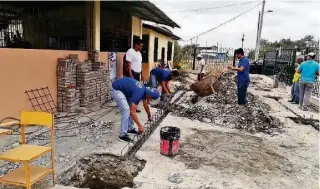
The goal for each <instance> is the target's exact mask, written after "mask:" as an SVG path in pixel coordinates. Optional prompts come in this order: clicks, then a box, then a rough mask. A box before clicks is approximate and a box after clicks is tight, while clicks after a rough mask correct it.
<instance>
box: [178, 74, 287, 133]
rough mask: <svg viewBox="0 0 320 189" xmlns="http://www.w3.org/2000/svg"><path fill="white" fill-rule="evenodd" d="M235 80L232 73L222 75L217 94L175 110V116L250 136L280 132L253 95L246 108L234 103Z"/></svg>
mask: <svg viewBox="0 0 320 189" xmlns="http://www.w3.org/2000/svg"><path fill="white" fill-rule="evenodd" d="M234 78H235V77H234V73H232V72H225V73H223V74H222V75H221V77H220V79H219V80H220V81H221V82H222V83H223V86H224V87H222V89H221V90H220V91H219V93H215V94H212V95H210V96H206V97H204V98H202V99H201V100H200V101H198V102H196V103H195V104H192V105H190V106H189V107H188V108H184V107H183V108H182V107H180V108H175V113H176V114H178V115H180V116H183V117H188V118H190V119H197V120H199V121H202V122H207V123H215V124H216V125H220V126H223V127H224V126H226V127H230V128H237V129H240V130H245V131H248V132H250V133H256V132H263V133H267V134H271V133H274V132H277V131H280V128H281V123H280V121H279V120H278V119H276V118H274V117H272V116H270V115H269V114H268V110H269V106H268V105H266V104H264V103H263V102H262V101H260V100H259V99H258V98H256V97H255V96H253V95H252V94H250V93H248V97H247V100H248V104H247V105H246V106H243V105H238V104H237V101H238V97H237V85H236V80H235V79H234Z"/></svg>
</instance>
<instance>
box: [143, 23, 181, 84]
mask: <svg viewBox="0 0 320 189" xmlns="http://www.w3.org/2000/svg"><path fill="white" fill-rule="evenodd" d="M180 39H181V38H180V37H178V36H177V35H175V34H174V33H173V32H172V31H171V30H170V29H168V28H167V27H164V26H159V25H152V24H146V23H143V24H142V40H143V46H144V48H143V50H142V60H143V64H142V65H143V78H144V79H148V78H149V76H150V71H151V69H152V68H154V67H155V66H156V64H157V63H159V64H164V65H172V63H173V56H174V42H175V41H176V40H180Z"/></svg>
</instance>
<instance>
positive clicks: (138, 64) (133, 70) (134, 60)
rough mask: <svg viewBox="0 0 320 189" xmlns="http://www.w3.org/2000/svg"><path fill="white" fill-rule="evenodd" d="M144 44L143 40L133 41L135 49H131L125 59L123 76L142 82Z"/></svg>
mask: <svg viewBox="0 0 320 189" xmlns="http://www.w3.org/2000/svg"><path fill="white" fill-rule="evenodd" d="M142 47H143V43H142V40H141V39H135V40H134V41H133V48H130V49H129V50H128V51H127V52H126V54H125V57H124V61H123V75H124V76H126V77H131V78H134V79H135V80H137V81H141V78H140V75H141V71H142V55H141V52H140V51H141V50H142Z"/></svg>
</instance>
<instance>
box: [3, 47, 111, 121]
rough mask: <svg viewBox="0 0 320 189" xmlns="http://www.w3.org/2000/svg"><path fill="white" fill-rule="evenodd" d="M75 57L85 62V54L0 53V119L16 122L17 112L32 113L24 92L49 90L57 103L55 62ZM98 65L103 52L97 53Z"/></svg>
mask: <svg viewBox="0 0 320 189" xmlns="http://www.w3.org/2000/svg"><path fill="white" fill-rule="evenodd" d="M69 54H78V56H79V60H80V61H84V60H86V59H87V58H88V53H87V51H65V50H38V49H5V48H1V49H0V57H1V60H0V119H2V118H5V117H16V118H19V113H20V111H21V110H33V108H32V106H31V103H30V101H29V100H28V97H27V95H26V94H25V91H26V90H30V89H35V88H41V87H49V90H50V92H51V95H52V97H53V99H54V101H55V103H56V101H57V77H56V66H57V61H58V58H66V57H67V56H68V55H69ZM99 57H100V61H102V62H107V52H100V55H99Z"/></svg>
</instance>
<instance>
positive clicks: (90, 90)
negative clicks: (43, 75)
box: [58, 51, 111, 111]
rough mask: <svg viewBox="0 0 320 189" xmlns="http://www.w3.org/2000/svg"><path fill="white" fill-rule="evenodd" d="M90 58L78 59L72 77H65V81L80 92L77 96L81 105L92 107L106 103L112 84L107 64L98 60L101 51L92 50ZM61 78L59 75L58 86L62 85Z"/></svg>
mask: <svg viewBox="0 0 320 189" xmlns="http://www.w3.org/2000/svg"><path fill="white" fill-rule="evenodd" d="M88 59H89V60H85V61H84V62H79V61H77V63H76V69H74V68H75V67H73V69H72V74H71V75H72V77H68V78H64V81H67V83H68V84H69V83H72V85H74V88H75V91H76V92H77V94H78V96H77V95H76V96H75V97H78V99H79V101H78V102H79V105H80V107H91V106H94V105H97V104H102V103H104V102H105V101H106V100H107V99H108V93H109V89H110V85H111V81H110V79H109V73H108V72H107V70H106V64H105V63H102V62H100V61H98V60H99V53H98V52H97V51H90V52H89V54H88ZM77 60H78V59H77ZM59 80H61V78H59V77H58V86H59V85H60V83H59ZM66 96H67V97H69V96H72V95H66ZM58 98H59V95H58ZM78 107H79V106H78ZM64 110H65V109H64ZM73 110H74V109H73V108H69V109H67V111H73ZM59 111H61V109H59Z"/></svg>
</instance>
